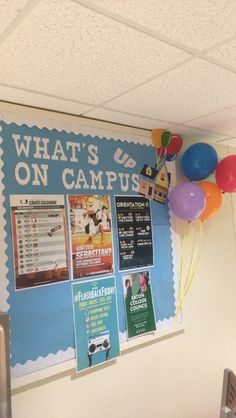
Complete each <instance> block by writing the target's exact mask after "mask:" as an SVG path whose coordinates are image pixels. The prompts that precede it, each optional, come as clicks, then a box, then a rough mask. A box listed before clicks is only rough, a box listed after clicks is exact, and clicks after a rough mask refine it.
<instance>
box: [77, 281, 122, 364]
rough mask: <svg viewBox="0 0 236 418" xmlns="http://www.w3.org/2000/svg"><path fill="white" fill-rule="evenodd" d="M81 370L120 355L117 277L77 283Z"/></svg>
mask: <svg viewBox="0 0 236 418" xmlns="http://www.w3.org/2000/svg"><path fill="white" fill-rule="evenodd" d="M72 294H73V311H74V329H75V343H76V344H75V345H76V364H77V371H82V370H85V369H87V368H89V367H94V366H97V365H99V364H102V363H104V362H106V361H109V360H112V359H114V358H115V357H117V356H119V354H120V343H119V330H118V318H117V303H116V288H115V280H114V277H107V278H102V279H97V280H89V281H88V280H87V281H83V282H77V283H73V285H72Z"/></svg>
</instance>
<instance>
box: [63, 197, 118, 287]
mask: <svg viewBox="0 0 236 418" xmlns="http://www.w3.org/2000/svg"><path fill="white" fill-rule="evenodd" d="M68 201H69V212H70V240H71V250H72V277H73V279H79V278H82V277H91V276H95V275H96V276H97V275H100V274H103V275H104V274H109V273H113V271H114V270H113V244H112V232H111V208H110V199H109V196H108V195H70V196H68Z"/></svg>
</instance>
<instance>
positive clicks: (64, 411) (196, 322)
mask: <svg viewBox="0 0 236 418" xmlns="http://www.w3.org/2000/svg"><path fill="white" fill-rule="evenodd" d="M217 151H218V152H219V153H220V154H221V155H226V154H229V153H231V154H232V153H235V151H233V149H231V150H229V149H224V148H219V147H218V148H217ZM235 223H236V196H233V197H232V195H224V204H223V207H222V210H221V211H220V212H219V213H218V214H217V215H216V216H215V217H214V218H213V219H212V220H211V221H209V223H208V225H206V230H205V232H204V236H203V240H204V248H203V250H202V264H201V267H200V269H199V271H198V273H197V275H196V277H195V279H194V282H193V284H192V287H191V289H190V292H189V294H188V296H187V299H186V302H185V304H184V326H185V331H184V333H180V334H179V335H176V336H172V337H169V338H166V339H163V340H162V341H159V342H157V343H146V344H145V345H144V346H143V347H142V348H138V349H134V350H130V352H128V353H127V352H126V353H125V354H124V355H122V356H121V358H119V359H118V360H117V362H114V364H113V363H112V364H111V363H110V364H109V365H106V366H101V367H100V368H99V370H97V371H95V370H93V371H89V372H85V373H83V374H79V375H76V374H75V372H74V371H73V370H65V371H64V372H61V373H60V374H58V375H55V376H53V377H50V376H49V375H48V377H45V378H44V379H42V380H39V381H37V382H35V383H31V384H27V382H28V380H27V378H25V380H24V379H23V380H22V383H23V385H24V386H22V387H20V388H17V389H13V391H12V395H13V397H12V407H13V418H104V417H112V418H134V417H135V418H143V417H146V418H217V417H218V416H219V409H220V397H221V389H222V381H223V369H224V368H225V367H229V368H232V369H233V370H235V371H236V336H235V320H236V303H235V296H236V274H235V271H236V230H235Z"/></svg>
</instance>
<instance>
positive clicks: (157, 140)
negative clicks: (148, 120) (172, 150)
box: [152, 129, 166, 148]
mask: <svg viewBox="0 0 236 418" xmlns="http://www.w3.org/2000/svg"><path fill="white" fill-rule="evenodd" d="M165 131H166V129H153V130H152V143H153V145H154V147H156V148H160V147H161V146H162V143H161V136H162V134H163V133H164V132H165Z"/></svg>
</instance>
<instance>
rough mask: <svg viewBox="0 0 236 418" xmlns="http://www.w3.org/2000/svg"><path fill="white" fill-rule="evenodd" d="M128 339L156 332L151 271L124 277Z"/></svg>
mask: <svg viewBox="0 0 236 418" xmlns="http://www.w3.org/2000/svg"><path fill="white" fill-rule="evenodd" d="M122 280H123V289H124V298H125V310H126V322H127V334H128V339H130V338H133V337H137V336H139V335H143V334H146V333H148V332H151V331H155V330H156V321H155V315H154V308H153V302H152V291H151V283H150V275H149V271H142V272H138V273H132V274H127V275H124V276H123V277H122Z"/></svg>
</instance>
